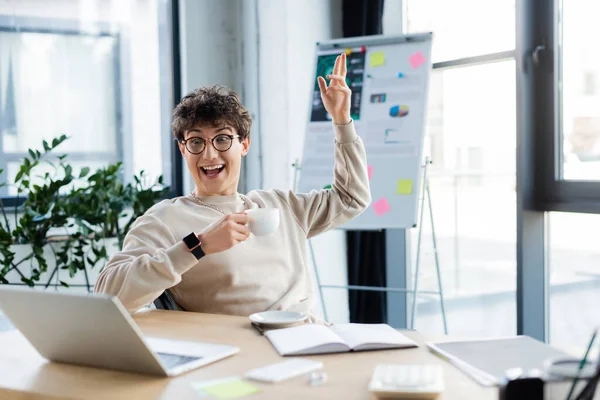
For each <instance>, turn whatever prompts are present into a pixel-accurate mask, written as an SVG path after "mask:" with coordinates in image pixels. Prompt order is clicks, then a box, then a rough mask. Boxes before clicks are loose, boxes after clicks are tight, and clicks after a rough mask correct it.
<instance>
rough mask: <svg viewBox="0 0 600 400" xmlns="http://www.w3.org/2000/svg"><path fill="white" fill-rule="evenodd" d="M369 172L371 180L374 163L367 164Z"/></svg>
mask: <svg viewBox="0 0 600 400" xmlns="http://www.w3.org/2000/svg"><path fill="white" fill-rule="evenodd" d="M367 172H368V173H369V180H371V177H373V166H372V165H367Z"/></svg>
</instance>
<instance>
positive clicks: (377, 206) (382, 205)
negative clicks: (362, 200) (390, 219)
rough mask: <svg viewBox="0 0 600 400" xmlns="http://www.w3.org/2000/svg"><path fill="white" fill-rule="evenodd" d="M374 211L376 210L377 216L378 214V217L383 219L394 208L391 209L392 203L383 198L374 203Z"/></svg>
mask: <svg viewBox="0 0 600 400" xmlns="http://www.w3.org/2000/svg"><path fill="white" fill-rule="evenodd" d="M373 209H374V210H375V214H377V216H378V217H381V216H382V215H383V214H385V213H386V212H388V211H390V210H391V209H392V208H391V207H390V203H388V201H387V199H386V198H385V197H382V198H381V199H379V200H377V201H376V202H375V203H373Z"/></svg>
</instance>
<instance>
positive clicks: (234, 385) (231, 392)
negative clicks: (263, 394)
mask: <svg viewBox="0 0 600 400" xmlns="http://www.w3.org/2000/svg"><path fill="white" fill-rule="evenodd" d="M202 391H203V392H205V393H208V394H210V395H211V396H213V397H215V398H217V399H237V398H238V397H242V396H248V395H249V394H254V393H258V392H259V391H260V389H258V388H257V387H256V386H254V385H251V384H249V383H248V382H245V381H242V380H239V379H238V380H230V381H226V382H222V383H217V384H215V385H211V386H208V387H204V388H202Z"/></svg>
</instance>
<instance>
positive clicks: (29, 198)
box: [0, 135, 169, 290]
mask: <svg viewBox="0 0 600 400" xmlns="http://www.w3.org/2000/svg"><path fill="white" fill-rule="evenodd" d="M65 140H67V136H65V135H63V136H60V137H57V138H55V139H53V140H52V142H51V143H48V142H46V141H43V142H42V146H43V149H42V150H34V149H29V151H28V156H27V157H25V158H24V159H23V161H22V163H21V165H20V167H19V171H18V173H17V175H16V176H15V179H14V182H13V185H14V186H15V187H16V188H17V202H16V205H14V206H13V207H5V205H4V204H3V203H2V200H1V199H0V284H21V285H28V286H31V287H34V286H43V287H46V288H47V287H49V286H64V287H68V286H69V283H68V282H67V279H64V274H63V275H62V277H61V272H62V271H66V272H68V276H69V278H74V277H75V276H76V275H83V278H84V283H83V284H81V285H79V286H83V287H87V289H88V290H91V288H92V286H93V284H94V282H92V281H91V280H90V277H89V272H90V271H94V273H95V274H97V273H98V272H99V271H100V270H101V268H102V267H103V265H104V263H105V262H106V261H107V260H108V258H109V256H110V254H111V253H112V252H114V251H116V250H117V249H119V248H121V247H122V244H123V239H124V238H125V235H126V233H127V231H128V230H129V228H130V227H131V225H132V224H133V223H134V222H135V220H136V219H137V218H138V217H139V216H140V215H142V214H143V213H144V212H145V211H146V210H147V209H148V208H150V207H151V206H152V205H153V204H155V203H156V202H157V201H159V200H161V199H162V198H164V197H165V195H166V194H167V192H168V190H169V188H168V187H165V186H164V185H163V179H162V176H161V177H159V178H158V179H157V180H156V181H155V182H150V181H149V179H148V178H147V176H146V175H144V171H142V172H140V173H139V174H138V175H135V176H134V177H133V182H132V183H125V182H124V181H123V179H122V165H121V163H116V164H111V165H108V166H107V167H105V168H100V169H98V170H97V171H95V172H94V173H90V172H91V171H90V169H89V168H87V167H85V168H81V169H80V171H79V172H78V173H77V174H74V168H73V167H72V166H71V165H70V164H69V163H68V155H66V154H62V155H57V156H56V155H55V153H56V148H57V147H59V146H60V145H61V143H63V142H64V141H65ZM2 178H3V171H2V170H0V187H3V186H7V185H8V183H7V182H5V181H3V179H2ZM19 199H21V200H22V201H18V200H19ZM20 203H21V204H20Z"/></svg>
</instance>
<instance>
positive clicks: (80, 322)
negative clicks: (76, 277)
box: [0, 285, 239, 376]
mask: <svg viewBox="0 0 600 400" xmlns="http://www.w3.org/2000/svg"><path fill="white" fill-rule="evenodd" d="M0 309H1V310H2V311H3V312H4V314H5V315H6V317H8V319H10V321H11V322H12V323H13V325H14V326H15V327H16V328H17V329H18V330H20V331H21V333H22V334H23V335H24V336H25V337H26V338H27V340H29V342H30V343H31V344H32V345H33V346H34V347H35V348H36V350H37V351H38V352H39V353H40V354H41V355H42V356H43V357H44V358H46V359H48V360H50V361H56V362H62V363H69V364H78V365H85V366H89V367H99V368H107V369H114V370H121V371H129V372H137V373H143V374H150V375H160V376H174V375H178V374H181V373H183V372H186V371H189V370H191V369H194V368H198V367H200V366H203V365H206V364H210V363H212V362H215V361H217V360H221V359H223V358H225V357H229V356H231V355H233V354H236V353H237V352H239V348H237V347H233V346H226V345H218V344H210V343H201V342H191V341H190V342H189V341H180V340H168V339H159V338H149V337H145V336H144V335H143V334H142V332H141V331H140V328H139V327H138V326H137V325H136V323H135V322H134V321H133V319H132V318H131V316H130V315H129V313H128V312H127V310H126V309H125V307H123V305H122V304H121V302H120V301H119V299H117V298H116V297H113V296H108V295H99V294H94V295H89V294H65V293H58V292H50V291H37V290H31V289H29V288H27V289H21V288H15V287H9V286H6V285H0ZM173 329H175V327H173Z"/></svg>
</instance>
